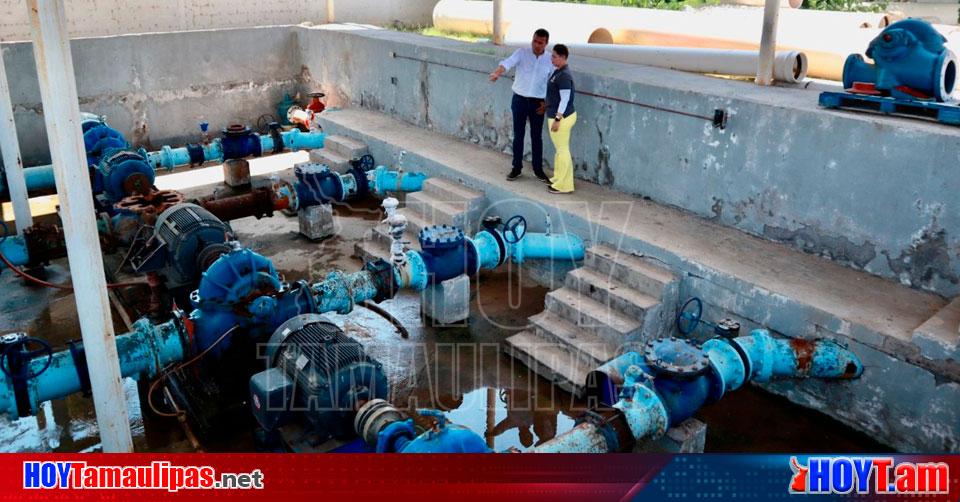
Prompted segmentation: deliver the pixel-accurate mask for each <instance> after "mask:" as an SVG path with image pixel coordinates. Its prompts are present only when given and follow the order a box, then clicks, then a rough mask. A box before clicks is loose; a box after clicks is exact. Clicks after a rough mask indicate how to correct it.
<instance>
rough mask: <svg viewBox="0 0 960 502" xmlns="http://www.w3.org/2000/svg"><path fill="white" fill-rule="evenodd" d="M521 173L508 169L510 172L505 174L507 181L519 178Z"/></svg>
mask: <svg viewBox="0 0 960 502" xmlns="http://www.w3.org/2000/svg"><path fill="white" fill-rule="evenodd" d="M520 175H521V173H520V172H519V171H510V174H508V175H507V181H514V180H516V179H517V178H519V177H520Z"/></svg>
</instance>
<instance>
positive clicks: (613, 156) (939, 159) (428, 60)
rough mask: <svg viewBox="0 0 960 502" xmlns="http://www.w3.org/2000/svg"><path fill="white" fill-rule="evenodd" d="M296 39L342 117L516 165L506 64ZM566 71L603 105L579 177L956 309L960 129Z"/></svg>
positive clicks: (579, 146) (458, 47)
mask: <svg viewBox="0 0 960 502" xmlns="http://www.w3.org/2000/svg"><path fill="white" fill-rule="evenodd" d="M303 30H304V31H305V32H306V33H309V36H303V37H301V38H300V42H301V44H302V52H303V54H304V56H303V57H304V65H305V66H306V67H307V68H308V69H309V70H310V73H311V75H313V76H314V78H316V81H315V82H316V84H317V85H323V86H324V87H325V88H326V89H327V90H328V91H331V92H332V93H333V94H334V95H335V96H336V97H337V100H338V101H339V102H340V103H343V104H350V105H359V106H362V107H365V108H370V109H373V110H378V111H384V112H387V113H390V114H393V115H395V116H397V117H399V118H402V119H403V120H405V121H408V122H411V123H414V124H418V125H421V126H423V127H427V128H431V129H435V130H437V131H439V132H442V133H445V134H451V135H454V136H457V137H460V138H463V139H467V140H470V141H473V142H474V143H478V144H482V145H485V146H488V147H491V148H495V149H497V150H501V151H505V152H506V151H510V149H511V146H510V137H511V134H512V132H511V127H512V126H511V118H510V112H509V102H510V84H511V82H509V81H501V82H498V83H497V84H491V83H489V82H488V81H487V78H486V74H487V73H488V72H489V71H491V70H492V69H493V68H495V67H496V63H497V61H498V60H499V59H500V58H502V57H504V56H505V55H506V54H508V52H506V51H505V50H503V49H498V48H495V47H492V46H488V45H479V44H466V43H460V42H456V41H451V40H441V39H432V38H426V37H419V36H416V35H411V34H407V33H394V32H386V31H374V30H365V31H364V30H354V31H348V32H344V31H333V30H330V29H317V28H315V29H303ZM331 59H332V60H333V61H334V62H333V63H332V64H331ZM571 65H572V66H573V68H574V75H575V78H576V83H577V86H578V89H579V90H581V91H585V92H587V93H591V94H594V95H596V96H589V95H586V94H581V95H580V96H578V99H577V111H578V116H579V120H578V123H577V126H576V129H575V130H574V136H573V139H572V143H571V149H572V152H573V156H574V162H575V164H576V174H577V177H578V178H580V179H587V180H591V181H595V182H598V183H601V184H604V185H611V186H613V187H615V188H617V189H619V190H622V191H624V192H628V193H633V194H636V195H638V196H643V197H650V198H652V199H653V200H655V201H658V202H661V203H664V204H668V205H673V206H677V207H681V208H683V209H686V210H688V211H691V212H694V213H696V214H698V215H701V216H703V217H705V218H710V219H712V220H714V221H718V222H720V223H723V224H726V225H730V226H734V227H737V228H739V229H741V230H744V231H746V232H749V233H751V234H754V235H758V236H763V237H765V238H768V239H771V240H776V241H782V242H787V243H790V244H791V245H793V246H795V247H796V248H798V249H801V250H803V251H804V252H807V253H811V254H817V255H821V256H823V257H825V258H828V259H832V260H835V261H838V262H840V263H844V264H846V265H848V266H850V267H853V268H856V269H862V270H866V271H868V272H871V273H874V274H877V275H880V276H882V277H887V278H890V279H892V280H896V281H899V282H901V283H903V284H907V285H910V286H913V287H917V288H923V289H926V290H929V291H933V292H936V293H938V294H941V295H944V296H954V295H957V294H960V208H958V206H957V204H958V201H960V199H958V197H957V194H958V193H960V171H958V170H957V169H956V168H955V167H956V165H957V162H958V161H960V129H957V128H953V127H947V126H941V125H938V124H933V123H925V122H923V121H919V120H907V119H896V118H889V117H877V116H873V115H869V114H862V113H861V114H857V113H850V112H834V111H826V110H822V109H819V108H818V107H817V105H816V100H817V92H815V91H813V90H803V89H789V88H770V89H760V88H757V87H755V86H753V85H751V84H747V83H744V82H737V81H726V80H720V79H713V78H709V77H704V76H699V75H692V74H683V73H679V72H673V71H669V70H661V69H656V68H643V67H637V66H631V65H625V64H621V63H614V62H608V61H602V60H595V59H588V58H580V59H578V58H577V57H576V55H573V56H572V58H571ZM649 106H656V107H663V108H668V109H671V110H675V111H681V112H685V113H689V114H694V115H700V116H704V117H710V116H712V114H713V110H714V109H716V108H723V109H726V110H727V111H728V113H729V116H730V118H729V122H728V127H727V128H726V129H725V130H718V129H714V128H713V127H712V126H711V124H710V123H709V121H707V120H703V119H699V118H692V117H689V116H686V115H682V114H677V113H670V112H665V111H661V110H655V109H651V108H649ZM544 136H546V134H544ZM528 144H529V142H528ZM545 144H546V145H547V148H546V150H547V151H546V152H545V158H546V159H547V160H548V162H549V160H550V159H551V157H552V154H553V152H552V149H551V147H550V146H549V140H547V139H546V138H545ZM528 148H529V146H528ZM527 151H528V152H529V149H528V150H527ZM527 155H528V158H529V153H528V154H527ZM504 169H505V170H506V169H507V166H504ZM727 245H735V243H728V244H727Z"/></svg>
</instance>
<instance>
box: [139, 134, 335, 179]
mask: <svg viewBox="0 0 960 502" xmlns="http://www.w3.org/2000/svg"><path fill="white" fill-rule="evenodd" d="M280 135H281V139H282V140H283V148H284V149H286V150H290V151H297V150H314V149H317V148H323V144H324V138H325V135H324V133H322V132H320V131H310V132H301V131H300V130H299V129H292V130H290V131H283V132H282V133H280ZM225 137H226V136H225ZM224 142H225V139H224V138H217V139H214V140H213V141H211V142H210V143H209V144H206V145H188V146H183V147H179V148H173V147H170V146H168V145H164V146H163V147H162V148H161V149H160V150H159V151H156V152H150V153H149V154H147V158H148V160H149V162H150V164H151V165H152V166H153V168H154V169H161V168H162V169H167V170H173V169H174V168H176V167H179V166H188V165H191V164H203V163H205V162H223V161H224V160H226V159H234V158H244V157H250V156H254V157H259V156H261V155H269V154H270V153H272V152H274V150H275V148H274V146H275V144H274V140H273V137H272V136H270V135H269V134H253V133H249V135H248V136H243V135H241V136H240V137H235V138H232V139H227V140H226V143H227V144H226V145H225V144H224ZM191 152H192V153H191ZM201 156H202V159H201V158H200V157H201Z"/></svg>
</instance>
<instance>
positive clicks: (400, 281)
mask: <svg viewBox="0 0 960 502" xmlns="http://www.w3.org/2000/svg"><path fill="white" fill-rule="evenodd" d="M406 257H407V259H406V263H404V265H403V266H400V267H398V266H394V267H393V281H394V283H395V284H396V285H397V287H399V288H407V289H412V290H414V291H423V290H424V289H426V288H427V284H428V283H429V281H430V277H429V273H428V271H427V265H426V263H425V262H424V261H423V256H421V255H420V252H419V251H413V250H410V251H407V254H406Z"/></svg>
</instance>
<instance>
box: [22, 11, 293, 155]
mask: <svg viewBox="0 0 960 502" xmlns="http://www.w3.org/2000/svg"><path fill="white" fill-rule="evenodd" d="M297 38H298V32H296V31H294V30H291V29H290V27H270V28H246V29H235V30H217V31H193V32H184V33H159V34H149V35H130V36H123V37H105V38H86V39H77V40H74V41H73V42H72V43H71V48H72V51H73V63H74V69H75V71H76V75H77V87H78V94H79V96H80V108H81V109H82V110H84V111H89V112H92V113H96V114H100V115H105V116H106V117H107V121H108V122H109V123H110V124H111V125H112V126H114V127H116V128H117V129H118V130H120V131H121V132H123V133H124V135H126V137H127V138H128V140H130V141H132V142H133V143H134V144H135V145H136V146H143V147H145V148H147V149H148V150H155V149H159V147H160V146H162V145H163V144H179V143H183V142H185V141H194V142H195V141H197V138H198V135H199V128H198V124H199V122H201V121H207V122H209V123H210V125H211V128H214V129H216V130H219V129H220V128H222V127H224V126H226V125H228V124H230V123H235V122H243V123H247V124H255V123H256V121H257V118H258V117H259V116H260V115H261V114H264V113H274V114H275V113H276V112H275V111H274V110H275V109H276V103H277V102H279V101H280V100H281V99H282V98H283V94H284V93H285V92H290V93H296V92H297V91H299V90H301V82H302V81H303V78H302V77H303V75H302V72H303V69H302V67H301V64H300V51H299V43H298V42H297ZM3 48H4V58H5V59H4V61H5V62H6V68H7V75H8V77H9V80H10V88H11V97H12V100H13V103H14V115H15V118H16V121H17V132H18V135H19V138H20V145H21V150H22V152H23V159H24V163H25V165H27V166H30V165H36V164H42V163H47V162H48V161H49V153H48V150H47V140H46V130H45V127H44V122H43V115H42V112H43V110H42V106H41V103H40V88H39V84H38V83H37V71H36V66H35V64H34V57H33V47H32V44H30V43H28V42H19V43H9V44H3Z"/></svg>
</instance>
